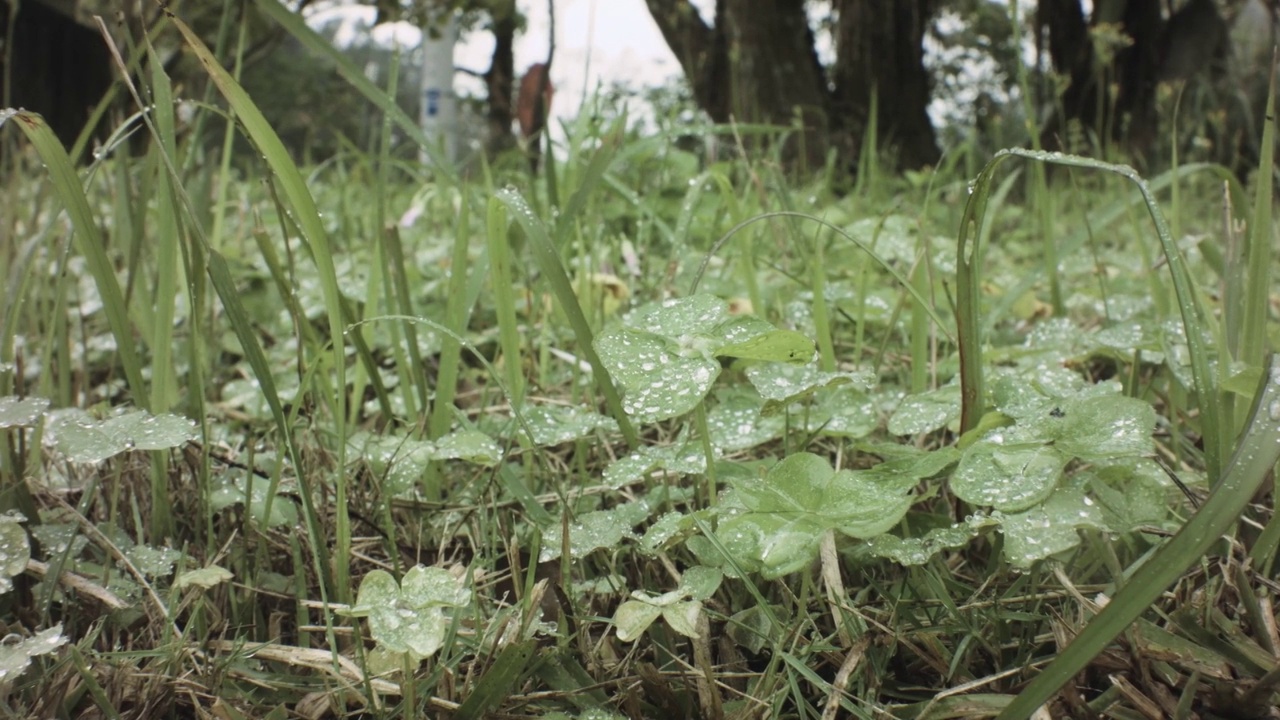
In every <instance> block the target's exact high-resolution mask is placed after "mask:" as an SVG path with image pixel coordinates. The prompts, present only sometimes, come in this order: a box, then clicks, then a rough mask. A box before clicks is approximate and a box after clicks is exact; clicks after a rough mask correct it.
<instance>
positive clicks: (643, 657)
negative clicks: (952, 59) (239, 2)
mask: <svg viewBox="0 0 1280 720" xmlns="http://www.w3.org/2000/svg"><path fill="white" fill-rule="evenodd" d="M271 7H273V6H272V5H271V4H269V3H268V4H264V8H267V10H268V13H269V14H270V13H271V12H273V11H271V10H270V8H271ZM277 15H278V17H276V16H275V15H273V17H274V18H275V19H276V20H277V21H279V22H281V23H282V24H285V25H286V26H288V27H289V29H290V32H292V33H293V34H294V35H295V36H296V37H298V38H299V39H300V40H301V41H302V42H303V43H304V44H308V43H309V42H312V41H314V38H313V37H312V36H311V35H308V33H309V31H308V30H307V29H306V28H305V27H303V26H301V23H300V21H298V20H297V19H296V18H294V17H293V16H291V15H289V14H288V13H277ZM165 31H166V32H174V33H178V34H180V35H181V36H182V37H183V39H184V42H185V43H186V44H187V46H188V47H189V48H190V50H191V52H192V53H193V55H194V56H195V57H196V58H197V59H198V60H199V61H200V62H201V63H202V65H203V66H204V68H205V69H206V71H207V72H208V74H209V76H210V78H211V80H212V85H211V89H210V96H209V98H208V99H207V101H206V102H202V103H200V104H197V105H187V106H184V107H186V108H188V109H192V110H193V111H194V116H193V117H194V118H195V119H194V120H192V122H209V123H213V122H214V118H215V117H216V116H219V115H220V114H222V113H227V114H231V115H234V117H235V119H236V121H235V123H233V124H228V126H227V127H228V129H227V131H226V132H227V133H236V132H240V133H243V134H244V136H245V137H246V138H247V139H248V140H249V141H250V142H252V143H253V145H254V146H255V147H256V148H257V150H258V152H259V153H260V156H261V157H260V159H259V160H256V161H255V162H254V163H253V164H252V165H250V166H248V167H245V168H235V167H233V166H232V164H231V162H230V160H229V158H228V159H226V160H219V161H216V162H209V161H208V159H209V158H210V157H212V156H210V155H206V154H205V153H206V150H205V149H204V148H203V147H202V146H201V145H200V144H199V143H195V142H189V141H186V140H183V139H180V137H179V133H178V130H177V124H178V123H177V117H176V113H175V102H174V99H173V94H172V89H171V87H170V81H169V79H168V78H167V77H166V76H165V74H164V71H163V69H162V67H161V66H160V64H159V63H156V64H155V69H154V70H151V71H149V74H148V75H147V77H146V79H145V82H139V83H137V84H136V85H135V86H133V87H131V88H130V91H131V92H132V93H136V94H137V102H138V105H139V106H143V107H152V106H154V110H153V111H151V112H148V113H144V114H140V115H139V116H137V117H136V118H134V120H133V125H134V127H135V128H136V129H137V130H136V131H137V132H144V133H147V134H149V135H150V136H151V138H152V142H151V143H150V145H149V149H148V150H147V151H146V153H145V154H144V155H141V156H130V155H129V154H128V153H126V152H123V151H122V149H121V148H119V147H115V148H114V150H113V148H112V145H111V144H110V143H109V144H108V146H107V147H106V148H104V149H102V150H100V151H99V152H96V153H95V154H94V155H95V159H94V160H93V161H92V162H91V163H89V165H88V167H87V168H85V169H84V170H77V169H76V168H75V166H74V165H73V164H72V163H71V161H70V158H69V156H68V153H67V151H66V150H65V149H64V148H63V147H62V145H60V144H59V143H58V142H57V141H56V140H55V139H54V138H53V136H52V134H51V133H50V132H49V130H48V128H47V126H46V125H45V124H44V123H43V121H42V119H41V118H39V117H38V116H35V115H32V114H30V113H25V112H20V111H12V110H9V111H4V113H3V114H2V115H0V131H3V132H4V133H5V134H6V135H7V136H10V137H11V138H12V139H13V140H15V142H14V144H13V145H12V146H11V147H13V148H14V149H15V151H14V152H12V153H9V154H6V156H5V162H8V163H10V169H11V170H14V171H13V172H10V173H9V175H8V179H7V182H6V183H5V185H4V188H3V191H4V200H3V202H4V207H5V208H6V212H5V213H4V221H3V222H4V223H5V225H4V229H3V231H4V233H5V236H6V237H8V238H11V239H12V241H11V242H10V243H8V244H7V245H6V246H5V247H4V248H3V255H2V257H0V273H2V276H3V277H4V278H5V284H4V288H3V291H2V293H3V297H4V305H3V315H0V363H2V364H0V437H3V441H4V442H3V447H0V471H2V472H3V477H2V478H0V480H2V481H3V488H2V490H3V495H2V496H0V497H2V498H3V502H4V503H5V509H6V510H8V511H9V514H8V515H6V516H4V517H3V518H0V534H2V540H0V557H3V563H2V564H0V568H3V573H0V580H2V581H3V583H2V586H0V603H3V606H2V607H3V615H2V616H0V620H3V622H4V623H5V626H6V628H7V630H8V631H9V634H8V635H7V637H6V640H5V642H4V643H3V645H2V646H0V703H3V705H0V707H2V708H3V710H2V712H4V713H5V714H7V715H12V716H17V717H93V716H106V717H147V718H150V717H188V716H199V717H206V716H208V717H218V718H239V717H277V718H286V717H344V716H357V717H374V718H379V717H386V718H392V717H433V716H445V717H459V718H475V717H534V716H538V717H541V716H551V717H582V718H607V717H637V718H638V717H663V716H669V717H708V718H738V717H806V718H807V717H822V718H833V717H861V718H875V717H901V718H924V717H928V718H948V717H991V716H997V715H998V716H1000V717H1004V718H1014V717H1028V716H1031V715H1033V714H1036V713H1038V714H1039V715H1040V716H1041V717H1063V716H1086V717H1087V716H1097V717H1117V718H1137V717H1177V718H1192V717H1205V718H1208V717H1223V718H1242V717H1269V716H1272V715H1274V712H1275V711H1274V706H1275V704H1276V703H1275V694H1274V691H1275V688H1276V681H1277V679H1280V673H1278V672H1277V653H1278V652H1280V634H1278V632H1277V629H1276V622H1275V612H1274V605H1273V602H1274V601H1273V597H1274V590H1275V588H1276V585H1275V580H1274V577H1275V573H1274V563H1275V554H1276V548H1277V546H1278V544H1280V522H1277V521H1276V520H1275V519H1274V513H1273V512H1272V497H1273V496H1272V492H1271V488H1270V486H1269V484H1268V481H1273V479H1274V474H1273V472H1272V470H1273V468H1274V466H1275V463H1276V461H1277V454H1278V453H1280V446H1278V444H1277V442H1276V438H1277V437H1280V395H1277V393H1280V375H1278V374H1277V371H1276V370H1274V369H1273V368H1272V366H1271V365H1270V362H1269V359H1268V357H1269V351H1270V350H1271V349H1272V348H1273V346H1274V344H1275V342H1276V340H1277V338H1276V332H1275V312H1276V308H1275V301H1274V295H1275V288H1274V286H1273V282H1272V280H1271V272H1270V271H1271V269H1272V268H1273V266H1274V263H1275V261H1274V258H1273V257H1272V246H1273V244H1274V232H1275V230H1274V222H1273V219H1272V217H1271V206H1272V194H1273V190H1272V186H1271V177H1272V168H1271V166H1270V163H1269V161H1268V160H1266V159H1264V160H1263V161H1262V164H1261V166H1260V167H1259V168H1258V171H1257V172H1256V173H1255V175H1254V179H1253V181H1252V186H1251V187H1250V188H1249V190H1248V191H1246V189H1245V188H1244V187H1242V186H1241V184H1240V183H1239V182H1238V181H1236V180H1235V179H1234V177H1232V176H1231V175H1230V174H1229V173H1226V172H1225V171H1224V170H1222V169H1220V168H1216V167H1213V166H1180V167H1175V169H1174V170H1172V171H1170V172H1167V173H1164V174H1162V175H1159V176H1156V177H1153V178H1150V179H1143V178H1141V177H1139V176H1137V174H1136V173H1134V172H1133V171H1132V170H1129V169H1128V168H1126V167H1124V166H1118V165H1111V164H1108V163H1103V162H1099V161H1095V160H1088V159H1084V158H1079V157H1075V156H1067V155H1059V154H1051V153H1038V152H1032V151H1011V152H1006V153H1002V154H1000V155H998V156H997V157H996V158H994V159H992V160H991V162H989V163H987V164H986V167H985V169H984V170H983V171H982V172H981V173H980V174H979V175H978V176H977V177H976V178H968V177H963V176H961V175H959V174H958V173H956V172H955V171H954V170H953V169H951V168H954V167H956V166H963V164H964V162H967V161H969V159H968V158H962V157H959V156H957V157H955V158H953V159H952V160H951V164H948V163H946V162H944V163H943V165H942V166H941V167H939V168H937V169H936V170H934V171H932V172H930V173H922V174H917V175H913V176H909V177H908V178H906V179H902V180H897V179H892V178H888V177H880V176H878V175H873V176H871V177H865V176H864V177H861V178H860V179H859V182H858V184H857V187H856V190H855V191H854V192H852V193H849V194H845V195H838V194H836V193H834V192H832V191H831V190H830V187H829V182H827V181H826V180H824V179H820V180H818V181H814V182H808V183H797V182H793V181H790V180H788V179H787V178H786V177H785V175H784V173H783V172H782V171H780V170H779V169H778V167H777V164H776V163H775V162H774V159H775V158H774V157H773V156H770V155H769V154H768V153H746V152H739V153H736V154H734V155H733V156H732V158H731V159H715V158H702V157H699V156H697V155H695V154H692V153H690V152H687V151H684V150H680V149H679V148H678V147H677V146H676V145H675V144H674V143H673V142H672V140H673V138H671V137H669V136H666V135H658V136H649V137H643V136H638V135H636V134H633V133H631V132H629V131H628V126H627V124H626V120H625V116H622V117H619V118H618V119H616V120H610V119H606V118H610V117H611V114H610V113H611V111H612V110H613V109H611V108H593V109H592V110H593V111H591V112H584V113H582V114H581V116H580V119H579V120H578V121H576V123H575V124H574V125H573V126H571V127H569V128H567V133H566V134H567V137H568V138H569V139H568V141H567V144H566V146H565V147H563V148H561V149H560V152H558V153H552V154H548V155H547V156H546V158H545V163H544V164H545V168H544V170H543V171H542V174H540V175H537V176H530V175H529V174H528V172H527V170H525V169H523V168H521V169H520V170H511V171H508V170H505V169H503V168H489V167H484V166H481V167H478V168H474V169H473V171H472V172H471V174H470V176H464V175H462V174H459V173H456V172H454V171H452V170H450V169H448V168H445V167H444V166H441V165H436V166H435V167H434V169H428V167H426V166H419V165H415V164H409V163H404V162H402V161H397V160H394V159H393V156H392V151H391V147H390V143H391V138H392V136H393V133H392V132H391V126H392V125H395V126H397V127H398V132H401V133H405V134H407V135H409V136H410V137H412V138H414V139H415V140H418V141H421V140H423V138H421V137H420V132H418V131H417V130H416V128H414V126H413V123H412V122H411V121H409V120H408V118H406V117H404V116H403V113H402V112H401V111H399V110H398V108H397V107H396V106H395V104H394V103H393V102H391V101H390V100H389V98H390V97H394V87H392V88H390V89H387V88H382V89H380V88H377V87H375V86H373V85H372V84H371V83H370V82H369V81H368V80H366V79H365V78H364V77H363V75H361V74H360V73H359V72H358V71H356V70H354V69H352V68H345V69H344V72H345V73H346V76H347V77H348V79H349V80H350V81H351V83H352V84H353V85H354V86H356V87H357V88H358V89H360V90H361V92H363V93H365V94H366V96H367V97H368V98H369V100H370V102H371V103H372V104H374V105H376V106H377V107H379V108H380V109H381V110H383V111H384V112H385V113H386V116H387V131H386V132H385V133H384V137H383V138H382V140H381V142H380V144H379V145H378V146H377V147H374V148H372V149H369V150H368V151H367V152H360V153H352V154H351V155H350V156H346V157H342V158H338V159H335V160H334V161H331V162H328V163H325V164H323V165H320V166H317V167H305V168H300V167H299V166H298V165H297V164H295V163H294V161H293V160H292V159H291V158H290V157H289V155H288V154H287V153H286V152H285V151H284V148H283V146H282V145H281V144H280V142H279V140H278V138H277V137H276V135H275V133H274V131H273V129H272V128H271V127H270V126H269V125H268V124H267V123H266V122H265V121H264V120H263V118H262V116H261V114H260V113H259V112H258V111H257V109H256V107H255V105H254V102H253V99H252V98H250V97H249V96H248V95H247V94H245V93H244V92H243V90H241V88H240V87H239V84H238V83H237V82H236V80H235V79H234V77H233V74H232V73H231V72H229V71H228V70H226V69H225V68H223V67H222V66H221V65H220V64H219V63H218V62H217V61H216V59H215V54H214V53H212V52H211V51H209V50H208V49H207V48H206V47H205V46H204V45H203V43H202V42H201V40H200V39H199V38H198V37H196V35H195V34H194V33H191V32H190V31H189V30H188V29H186V27H185V26H183V25H182V24H181V23H180V22H179V21H177V20H173V21H172V22H171V24H170V25H169V26H168V27H167V28H165ZM314 47H316V48H319V47H321V46H320V44H316V45H315V46H314ZM335 61H336V62H339V63H341V59H340V58H338V59H335ZM393 82H394V80H393ZM202 118H203V120H202ZM738 130H739V132H749V131H750V130H751V129H750V128H747V129H745V130H744V129H738ZM1272 132H1273V131H1272V130H1271V129H1268V130H1267V134H1266V135H1265V137H1264V139H1263V143H1264V146H1267V145H1270V144H1271V143H1272V138H1271V133H1272ZM122 134H123V133H122ZM192 135H193V136H196V137H199V136H200V134H199V133H192ZM870 144H871V146H872V147H874V142H871V143H870ZM957 152H958V153H963V152H964V151H963V150H958V151H957ZM75 154H77V153H75V152H73V153H72V155H75ZM984 160H985V159H984ZM962 161H964V162H962ZM1046 168H1049V169H1051V170H1053V171H1054V175H1053V176H1052V178H1050V179H1046V176H1045V175H1044V174H1041V173H1042V171H1044V170H1045V169H1046ZM1050 180H1051V182H1050ZM1224 205H1225V206H1226V210H1225V212H1224V210H1223V207H1224ZM1224 216H1225V218H1226V219H1225V220H1224V219H1223V218H1224ZM1050 249H1052V252H1050Z"/></svg>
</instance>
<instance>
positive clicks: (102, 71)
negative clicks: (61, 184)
mask: <svg viewBox="0 0 1280 720" xmlns="http://www.w3.org/2000/svg"><path fill="white" fill-rule="evenodd" d="M9 17H10V5H9V2H7V1H0V46H3V44H4V39H12V41H13V45H12V47H11V48H9V51H8V53H5V52H0V99H2V100H3V101H4V102H5V103H7V106H8V107H24V108H26V109H27V110H32V111H34V112H38V113H40V114H41V115H43V116H44V118H45V120H46V121H47V122H48V123H49V127H51V128H52V129H53V131H54V133H55V134H57V136H58V139H59V140H61V141H62V143H63V144H64V145H67V146H68V147H69V146H70V145H71V144H72V143H73V142H75V139H76V136H78V135H79V134H80V131H81V129H83V127H84V124H85V122H86V121H87V120H88V119H89V114H90V112H91V111H92V110H93V108H94V106H96V105H97V104H98V102H99V101H101V100H102V96H103V94H104V93H105V92H106V91H107V89H108V88H109V87H110V86H111V83H112V81H113V78H112V76H111V66H112V61H111V55H110V54H109V53H108V52H107V47H106V44H105V43H104V42H103V41H102V37H101V36H100V35H98V33H97V32H95V31H94V30H92V29H90V28H87V27H85V26H83V25H80V24H79V23H77V22H76V21H75V20H73V19H72V18H71V17H69V16H67V15H64V14H62V13H60V12H57V11H55V10H54V9H52V8H51V7H50V6H49V5H46V4H44V3H40V2H23V3H22V4H21V5H20V6H19V7H18V12H17V14H16V16H15V17H14V19H13V26H12V27H9ZM6 56H7V57H8V58H9V59H11V60H12V62H13V67H11V68H5V67H4V61H5V59H6ZM5 79H8V80H10V81H12V83H13V84H12V85H11V86H8V87H6V86H5V85H4V81H5ZM99 134H105V133H101V132H100V133H99Z"/></svg>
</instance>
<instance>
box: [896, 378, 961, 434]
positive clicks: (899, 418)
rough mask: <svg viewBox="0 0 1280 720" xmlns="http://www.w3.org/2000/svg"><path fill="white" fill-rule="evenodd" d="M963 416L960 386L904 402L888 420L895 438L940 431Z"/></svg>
mask: <svg viewBox="0 0 1280 720" xmlns="http://www.w3.org/2000/svg"><path fill="white" fill-rule="evenodd" d="M959 417H960V386H959V385H947V386H944V387H940V388H938V389H937V390H930V391H928V392H923V393H920V394H918V395H911V396H909V397H907V398H906V399H904V400H903V401H902V404H901V405H899V406H898V409H897V410H895V411H894V413H893V415H892V416H890V417H889V432H891V433H893V434H894V435H922V434H924V433H930V432H933V431H934V430H940V429H942V428H944V427H946V426H947V425H948V424H950V423H952V422H955V421H956V420H957V419H958V418H959Z"/></svg>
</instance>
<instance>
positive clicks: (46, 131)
mask: <svg viewBox="0 0 1280 720" xmlns="http://www.w3.org/2000/svg"><path fill="white" fill-rule="evenodd" d="M11 119H12V120H13V121H14V122H15V123H16V124H17V126H18V128H19V129H20V130H22V133H23V134H24V135H26V136H27V140H28V141H30V142H31V145H32V147H34V148H35V149H36V152H37V153H38V154H39V155H40V160H41V161H42V162H44V165H45V167H46V168H48V170H49V179H50V180H51V181H52V182H53V188H54V190H55V191H56V192H57V193H58V197H59V198H61V200H62V204H63V206H64V207H66V209H67V215H68V216H69V217H70V218H71V225H72V227H73V228H74V229H75V232H73V233H72V234H71V235H72V240H73V241H74V242H75V245H76V250H77V251H79V253H80V254H81V255H82V256H84V259H85V261H86V262H87V263H88V265H89V273H90V274H91V275H93V282H94V284H95V285H96V286H97V288H98V294H99V295H101V296H102V307H103V311H104V312H106V314H107V323H108V324H109V325H110V326H111V334H112V335H114V336H115V339H116V349H117V350H118V351H119V353H120V364H121V366H123V368H124V375H125V379H126V381H127V382H128V383H129V390H130V391H131V392H132V393H133V402H134V404H136V405H137V406H138V407H141V408H143V409H144V410H149V409H150V404H151V403H150V395H149V393H148V392H147V387H146V384H145V383H144V382H143V380H142V362H141V360H140V359H139V358H138V351H137V347H136V345H135V342H136V341H135V340H134V337H133V330H132V328H131V327H130V325H129V312H128V308H127V307H126V306H125V300H124V293H122V292H121V290H120V282H119V280H118V279H117V278H116V271H115V268H114V267H112V265H111V260H110V259H108V258H107V250H106V247H107V245H106V241H105V240H104V239H103V237H102V232H101V231H100V230H99V229H98V223H97V222H96V221H95V220H94V218H93V210H91V209H90V208H89V199H88V198H87V197H86V196H85V194H84V186H83V185H81V184H80V176H78V175H77V174H76V171H75V168H74V167H73V166H72V165H71V158H70V157H69V156H68V155H67V151H66V149H65V148H63V147H62V143H60V142H58V138H57V137H56V136H55V135H54V134H53V130H52V129H50V127H49V124H48V123H47V122H45V120H44V118H43V117H41V116H39V115H37V114H36V113H31V112H26V111H25V110H0V126H3V125H4V124H5V122H6V121H8V120H11Z"/></svg>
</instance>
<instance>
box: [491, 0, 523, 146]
mask: <svg viewBox="0 0 1280 720" xmlns="http://www.w3.org/2000/svg"><path fill="white" fill-rule="evenodd" d="M492 12H493V40H494V42H493V56H492V59H491V60H490V62H489V70H488V71H487V72H485V74H484V82H485V86H486V87H487V88H488V91H489V111H488V118H487V120H488V125H489V139H488V150H489V154H490V155H491V156H493V155H497V154H499V153H501V152H503V151H505V150H510V149H511V148H513V147H515V146H516V141H515V136H514V135H512V133H511V122H512V120H514V119H515V111H514V109H513V107H512V98H513V97H514V94H515V72H516V69H515V53H514V47H515V37H516V20H517V18H516V4H515V1H514V0H508V1H507V2H505V3H495V7H494V9H493V11H492Z"/></svg>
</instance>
